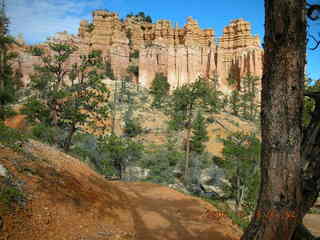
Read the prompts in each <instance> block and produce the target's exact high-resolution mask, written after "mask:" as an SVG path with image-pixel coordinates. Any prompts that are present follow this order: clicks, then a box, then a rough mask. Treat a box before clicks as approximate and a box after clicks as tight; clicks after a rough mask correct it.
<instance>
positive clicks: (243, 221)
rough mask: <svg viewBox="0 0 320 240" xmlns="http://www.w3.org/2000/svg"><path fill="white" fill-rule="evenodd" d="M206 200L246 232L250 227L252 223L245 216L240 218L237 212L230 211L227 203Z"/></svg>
mask: <svg viewBox="0 0 320 240" xmlns="http://www.w3.org/2000/svg"><path fill="white" fill-rule="evenodd" d="M205 200H206V201H207V202H209V203H211V204H212V205H213V206H214V207H215V208H217V209H218V210H219V211H220V212H222V213H224V214H225V215H226V216H228V217H229V218H230V219H231V220H232V221H233V223H235V224H237V225H238V226H239V227H240V228H241V229H242V230H245V229H246V228H247V227H248V226H249V223H250V222H249V221H248V220H247V219H245V218H243V216H240V215H239V214H237V213H236V212H235V211H233V210H232V209H230V208H229V207H228V206H227V204H226V203H225V202H221V201H220V200H212V199H205Z"/></svg>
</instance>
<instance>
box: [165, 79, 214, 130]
mask: <svg viewBox="0 0 320 240" xmlns="http://www.w3.org/2000/svg"><path fill="white" fill-rule="evenodd" d="M212 91H213V89H212V88H210V87H209V85H208V83H207V82H206V81H205V80H204V79H201V78H199V79H198V80H197V81H196V82H194V83H191V84H186V85H183V86H182V87H180V88H177V89H176V90H175V91H174V92H173V95H172V98H171V109H170V117H171V121H170V123H169V124H170V126H171V128H173V129H174V130H181V129H184V128H191V123H192V118H193V114H194V110H195V109H199V108H200V109H203V110H206V111H209V112H215V111H217V110H218V108H219V106H220V104H219V103H218V102H219V101H220V100H219V97H218V94H215V93H213V92H212Z"/></svg>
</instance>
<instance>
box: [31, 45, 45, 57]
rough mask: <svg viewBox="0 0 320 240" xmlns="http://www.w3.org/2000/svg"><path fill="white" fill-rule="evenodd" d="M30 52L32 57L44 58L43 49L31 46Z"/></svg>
mask: <svg viewBox="0 0 320 240" xmlns="http://www.w3.org/2000/svg"><path fill="white" fill-rule="evenodd" d="M29 52H30V54H31V55H32V56H38V57H40V56H43V54H44V50H43V49H42V48H39V47H37V46H31V47H30V49H29Z"/></svg>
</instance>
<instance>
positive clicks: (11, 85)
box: [0, 11, 21, 120]
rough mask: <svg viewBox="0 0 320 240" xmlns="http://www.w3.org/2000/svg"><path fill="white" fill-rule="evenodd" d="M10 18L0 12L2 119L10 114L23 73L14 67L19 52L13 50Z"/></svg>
mask: <svg viewBox="0 0 320 240" xmlns="http://www.w3.org/2000/svg"><path fill="white" fill-rule="evenodd" d="M8 25H9V20H8V18H7V17H6V15H5V13H4V11H2V12H1V13H0V120H4V119H5V118H7V117H8V115H10V113H11V112H12V110H11V109H10V106H9V104H11V103H14V102H15V101H16V100H17V94H16V93H17V90H18V89H19V87H20V86H21V73H20V72H19V71H16V70H14V69H13V67H12V65H13V63H14V61H16V60H17V57H18V54H17V53H15V52H12V51H11V48H12V46H13V45H14V44H15V41H14V39H13V38H12V37H11V36H9V35H8Z"/></svg>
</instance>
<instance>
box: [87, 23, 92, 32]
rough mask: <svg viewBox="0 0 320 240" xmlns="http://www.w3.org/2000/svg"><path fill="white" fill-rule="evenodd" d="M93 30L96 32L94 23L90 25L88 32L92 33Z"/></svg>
mask: <svg viewBox="0 0 320 240" xmlns="http://www.w3.org/2000/svg"><path fill="white" fill-rule="evenodd" d="M93 30H94V24H93V23H90V24H89V25H88V29H87V32H89V33H91V32H92V31H93Z"/></svg>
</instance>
